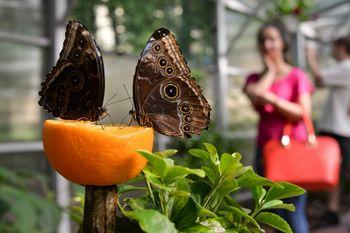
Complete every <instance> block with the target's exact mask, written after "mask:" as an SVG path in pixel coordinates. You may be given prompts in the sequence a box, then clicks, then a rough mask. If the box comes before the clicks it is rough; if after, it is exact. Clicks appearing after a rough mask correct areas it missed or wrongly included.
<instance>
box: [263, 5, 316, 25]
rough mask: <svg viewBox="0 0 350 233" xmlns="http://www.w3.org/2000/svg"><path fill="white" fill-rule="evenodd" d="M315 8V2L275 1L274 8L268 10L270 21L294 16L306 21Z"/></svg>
mask: <svg viewBox="0 0 350 233" xmlns="http://www.w3.org/2000/svg"><path fill="white" fill-rule="evenodd" d="M313 7H314V0H274V1H273V7H271V8H270V9H268V10H267V16H268V20H276V19H280V18H281V17H283V16H285V15H293V16H295V17H296V18H297V19H298V20H299V21H305V20H306V19H307V18H308V16H309V13H310V12H311V10H312V9H313Z"/></svg>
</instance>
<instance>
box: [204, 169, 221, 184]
mask: <svg viewBox="0 0 350 233" xmlns="http://www.w3.org/2000/svg"><path fill="white" fill-rule="evenodd" d="M202 170H203V171H204V172H205V175H206V177H207V178H208V179H209V181H210V182H211V184H212V185H214V184H215V183H217V182H218V181H219V179H220V176H218V175H217V174H216V172H215V171H213V169H212V168H211V167H209V166H202Z"/></svg>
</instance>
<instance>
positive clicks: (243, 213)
mask: <svg viewBox="0 0 350 233" xmlns="http://www.w3.org/2000/svg"><path fill="white" fill-rule="evenodd" d="M223 210H227V211H231V212H233V213H234V214H236V215H238V216H240V217H242V218H244V219H246V220H247V221H248V222H250V223H252V224H253V225H255V226H256V227H258V228H260V226H259V224H258V223H257V222H256V221H255V219H254V218H252V217H251V216H250V215H249V214H247V213H246V212H245V211H243V210H240V209H238V208H236V207H232V206H224V207H223Z"/></svg>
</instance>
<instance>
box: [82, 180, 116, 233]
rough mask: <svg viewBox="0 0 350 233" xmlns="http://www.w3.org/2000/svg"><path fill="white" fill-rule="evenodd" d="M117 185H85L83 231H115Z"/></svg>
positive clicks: (90, 232) (99, 232)
mask: <svg viewBox="0 0 350 233" xmlns="http://www.w3.org/2000/svg"><path fill="white" fill-rule="evenodd" d="M116 211H117V186H116V185H112V186H85V207H84V220H83V227H82V229H83V231H82V232H83V233H115V232H116Z"/></svg>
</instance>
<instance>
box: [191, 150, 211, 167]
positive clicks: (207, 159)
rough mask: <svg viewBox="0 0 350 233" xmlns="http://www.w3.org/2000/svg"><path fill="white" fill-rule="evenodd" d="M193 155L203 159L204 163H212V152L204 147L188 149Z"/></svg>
mask: <svg viewBox="0 0 350 233" xmlns="http://www.w3.org/2000/svg"><path fill="white" fill-rule="evenodd" d="M188 152H189V153H190V154H191V155H193V156H195V157H198V158H200V159H202V160H203V162H204V164H211V159H210V154H209V153H208V152H207V151H205V150H202V149H191V150H189V151H188Z"/></svg>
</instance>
